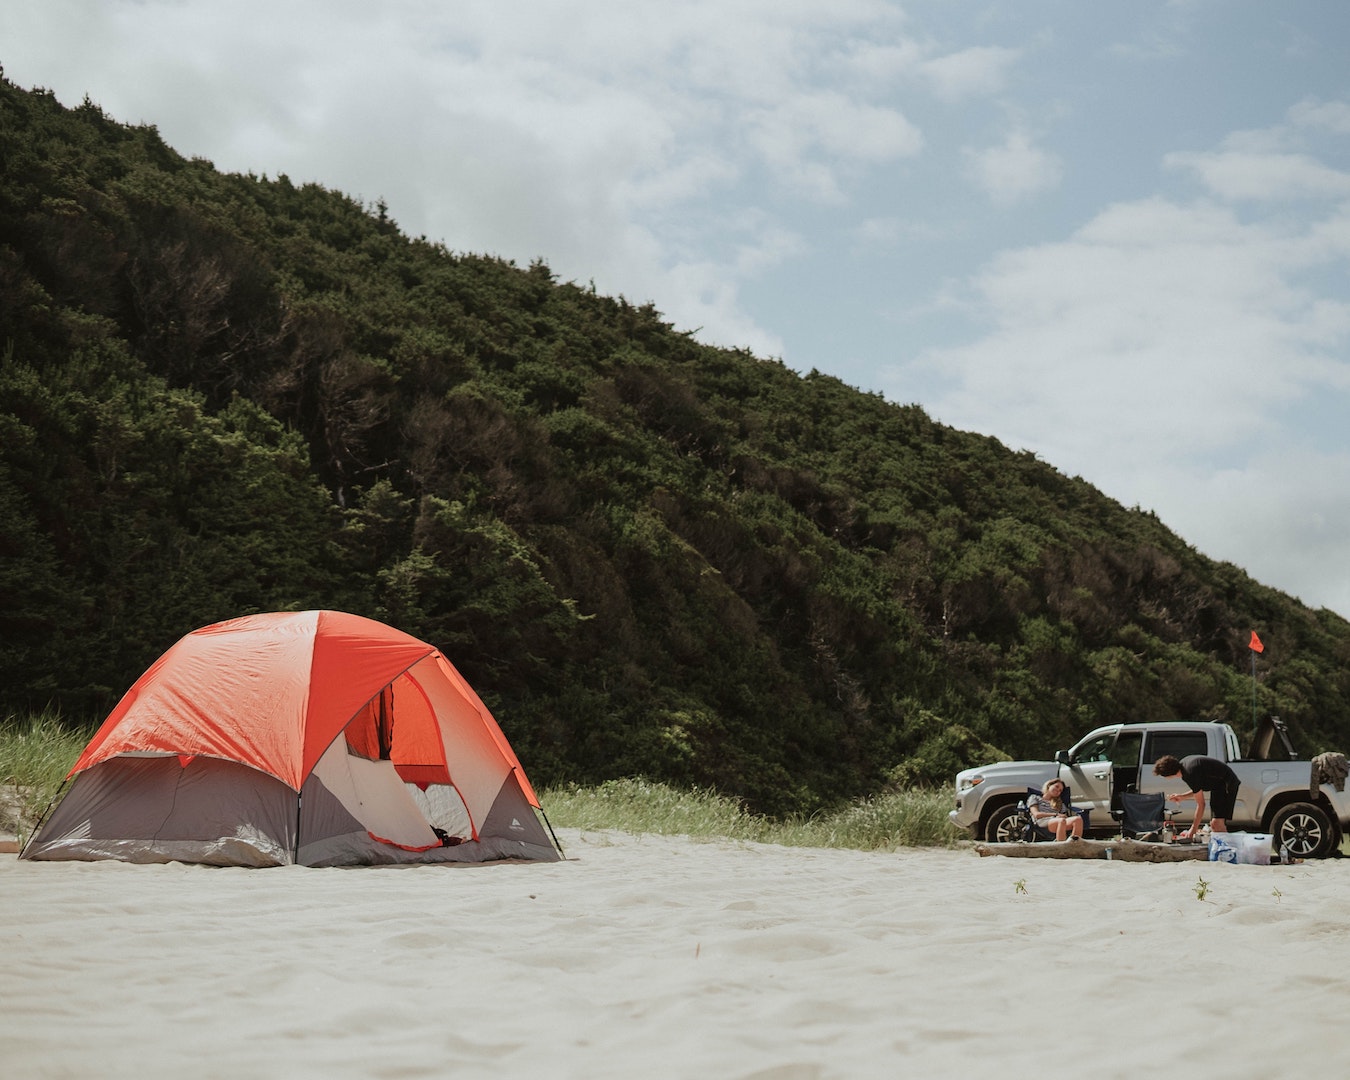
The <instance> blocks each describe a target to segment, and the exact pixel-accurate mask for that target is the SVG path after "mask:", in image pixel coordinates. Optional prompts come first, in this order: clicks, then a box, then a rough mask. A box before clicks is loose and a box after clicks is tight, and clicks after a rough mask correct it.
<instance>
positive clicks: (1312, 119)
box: [1289, 98, 1350, 135]
mask: <svg viewBox="0 0 1350 1080" xmlns="http://www.w3.org/2000/svg"><path fill="white" fill-rule="evenodd" d="M1289 122H1290V123H1291V124H1293V125H1294V126H1296V127H1304V128H1322V129H1324V130H1326V131H1332V132H1335V133H1337V134H1339V135H1350V103H1347V102H1344V101H1325V102H1320V101H1315V100H1313V99H1311V98H1307V99H1305V100H1303V101H1300V102H1299V103H1298V104H1297V105H1295V106H1293V108H1291V109H1290V110H1289Z"/></svg>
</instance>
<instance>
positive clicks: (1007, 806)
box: [984, 802, 1022, 844]
mask: <svg viewBox="0 0 1350 1080" xmlns="http://www.w3.org/2000/svg"><path fill="white" fill-rule="evenodd" d="M1018 817H1019V815H1018V810H1017V804H1016V803H1015V802H1014V803H1004V804H1003V805H1002V806H1000V807H997V808H995V810H994V811H993V813H991V814H990V815H989V816H988V817H987V818H986V819H985V822H984V838H985V840H986V841H988V842H989V843H991V844H1011V843H1013V842H1015V841H1020V840H1021V839H1022V823H1021V822H1020V821H1019V820H1018Z"/></svg>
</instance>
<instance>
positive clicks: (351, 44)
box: [0, 0, 1350, 617]
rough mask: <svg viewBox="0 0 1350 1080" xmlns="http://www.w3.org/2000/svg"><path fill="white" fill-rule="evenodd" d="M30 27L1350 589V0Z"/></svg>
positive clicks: (135, 5) (160, 105)
mask: <svg viewBox="0 0 1350 1080" xmlns="http://www.w3.org/2000/svg"><path fill="white" fill-rule="evenodd" d="M0 64H2V65H3V67H4V72H5V76H6V77H7V78H8V79H9V80H10V81H11V82H13V83H16V84H17V85H19V86H23V87H29V88H31V87H44V88H47V89H50V90H51V91H52V92H53V93H55V94H56V96H57V98H58V100H60V101H61V102H63V103H64V104H66V105H69V106H75V105H78V104H79V103H80V102H81V101H82V100H83V99H84V98H85V97H86V96H88V97H89V98H90V100H92V101H93V102H94V103H96V104H97V105H99V106H101V107H102V108H103V109H104V111H105V112H106V113H107V114H108V115H109V116H111V117H113V118H114V119H117V120H119V121H123V122H127V123H144V124H153V125H155V127H156V128H157V129H158V130H159V132H160V134H161V135H162V136H163V137H164V139H165V141H166V142H168V143H169V144H170V145H171V146H172V147H173V148H174V149H176V150H178V151H179V152H180V153H182V154H185V155H187V156H190V157H200V158H206V159H208V160H210V161H212V162H213V163H214V164H215V165H216V167H217V168H219V169H221V170H224V171H228V172H242V173H253V174H255V175H267V176H278V175H280V174H285V175H287V176H289V177H290V178H291V180H293V181H295V182H297V183H300V182H310V181H312V182H316V183H319V184H322V185H323V186H324V187H327V188H330V189H334V190H339V191H343V192H345V193H347V194H349V195H352V196H355V197H357V198H360V199H362V200H364V201H365V202H366V203H367V204H368V205H371V206H374V205H375V204H376V203H377V202H378V201H379V200H383V201H384V202H385V203H386V204H387V206H388V212H389V215H390V216H391V217H392V218H393V219H394V220H395V221H397V222H398V224H399V226H400V227H401V228H402V230H403V231H404V232H405V233H407V234H409V235H411V236H425V237H427V238H428V239H430V240H434V241H440V242H442V243H444V244H445V245H446V247H447V248H449V249H450V250H452V251H457V252H484V253H488V254H492V255H497V256H502V257H505V258H508V259H512V260H514V261H515V262H517V264H519V265H521V266H526V265H528V264H529V263H530V262H532V261H534V260H536V259H541V260H543V262H545V263H547V264H548V266H549V267H550V268H551V269H552V270H553V272H554V273H555V275H556V276H557V277H558V278H560V279H562V280H565V281H575V282H577V283H580V284H587V283H593V284H594V285H595V287H596V289H597V290H598V291H599V292H601V293H603V294H606V295H610V296H624V297H625V298H627V299H628V300H629V301H631V302H633V303H635V304H642V303H647V302H650V303H652V304H653V305H654V306H655V307H656V308H657V310H659V311H660V312H662V313H663V315H664V317H665V318H666V320H667V321H669V322H671V323H672V324H674V325H675V327H676V328H678V329H680V330H684V331H689V332H692V333H693V334H694V336H695V337H696V338H697V339H698V340H700V341H703V342H707V343H709V344H714V345H724V346H729V347H735V348H746V349H749V350H750V351H752V352H753V353H755V354H756V355H759V356H762V357H766V358H770V357H771V358H776V359H780V360H782V361H783V362H784V363H785V364H787V365H788V366H789V367H791V368H793V369H795V370H797V371H801V372H803V373H804V372H808V371H811V370H813V369H815V370H818V371H821V372H825V373H828V374H831V375H835V376H837V377H839V378H840V379H842V380H843V381H844V382H846V383H848V384H849V385H851V386H855V387H858V388H859V389H862V390H866V391H869V392H876V393H880V394H882V395H884V396H885V397H886V398H887V399H888V400H890V401H894V402H896V403H899V404H918V405H920V406H922V407H923V408H924V410H925V411H926V412H927V413H928V414H929V415H930V416H932V417H933V418H934V419H935V420H938V421H940V422H942V423H945V424H948V425H951V426H954V427H957V428H961V429H965V430H970V431H977V432H980V433H983V434H986V435H992V436H994V437H995V438H997V439H999V440H1000V441H1001V442H1002V443H1004V444H1005V445H1006V446H1008V447H1009V448H1010V449H1012V450H1017V451H1021V450H1026V451H1030V452H1032V453H1034V454H1036V455H1037V456H1038V457H1039V458H1040V459H1041V460H1043V461H1045V462H1048V463H1049V464H1050V465H1052V466H1054V467H1055V468H1057V469H1059V470H1060V471H1061V472H1064V473H1066V474H1068V475H1071V476H1080V477H1082V478H1083V479H1085V480H1087V481H1088V482H1090V483H1092V484H1093V485H1094V486H1096V487H1097V488H1099V489H1100V490H1102V491H1103V492H1105V493H1106V494H1107V495H1109V496H1110V497H1112V498H1114V499H1116V500H1118V501H1119V502H1121V503H1122V504H1124V505H1126V506H1131V507H1135V506H1137V507H1139V508H1141V509H1144V510H1149V511H1152V512H1154V513H1156V514H1157V516H1158V517H1159V518H1160V519H1161V520H1162V521H1163V523H1164V524H1166V525H1167V526H1168V527H1169V528H1171V529H1172V530H1173V531H1174V532H1176V533H1177V534H1178V535H1180V536H1181V537H1182V538H1183V539H1184V540H1185V541H1186V542H1187V543H1188V544H1190V545H1192V546H1193V547H1194V548H1196V549H1197V550H1199V551H1201V552H1203V553H1204V554H1206V555H1208V556H1210V557H1212V558H1215V559H1220V560H1224V561H1228V562H1232V563H1235V564H1236V565H1238V566H1240V567H1242V568H1243V569H1244V570H1246V571H1247V572H1248V573H1250V574H1251V575H1252V576H1253V577H1254V578H1256V579H1257V580H1258V581H1261V582H1263V583H1264V584H1267V585H1270V586H1273V587H1275V588H1277V589H1280V590H1282V591H1284V592H1287V593H1289V594H1291V595H1293V596H1296V597H1298V598H1300V599H1301V600H1302V601H1303V602H1304V603H1305V604H1307V605H1309V606H1310V607H1312V608H1321V607H1326V608H1330V609H1332V610H1334V611H1336V612H1338V613H1339V614H1341V615H1343V616H1346V617H1350V3H1344V2H1342V0H1280V2H1279V3H1273V2H1268V0H1129V2H1123V0H1119V2H1115V3H1109V2H1105V0H1102V2H1089V0H829V2H828V3H824V2H821V0H681V2H680V3H673V4H672V3H660V4H658V3H645V4H644V3H637V2H634V0H584V2H582V0H514V2H513V3H511V4H502V3H500V2H496V0H484V2H477V0H459V2H456V3H438V2H430V0H381V2H380V3H371V2H369V0H354V2H353V0H322V2H319V0H265V2H260V0H233V2H225V0H210V2H199V0H100V2H94V0H0Z"/></svg>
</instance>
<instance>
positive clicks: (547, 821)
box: [539, 806, 567, 859]
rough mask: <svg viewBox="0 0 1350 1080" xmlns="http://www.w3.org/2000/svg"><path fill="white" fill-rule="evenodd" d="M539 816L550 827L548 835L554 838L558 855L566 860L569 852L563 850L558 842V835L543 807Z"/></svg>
mask: <svg viewBox="0 0 1350 1080" xmlns="http://www.w3.org/2000/svg"><path fill="white" fill-rule="evenodd" d="M539 816H540V817H542V818H543V819H544V824H545V825H547V826H548V834H549V836H551V837H553V846H554V847H556V848H557V849H558V854H559V855H561V856H562V857H563V858H564V859H566V858H567V852H565V851H564V850H563V846H562V844H561V843H560V842H559V840H558V834H557V833H555V832H554V831H553V822H551V821H549V819H548V815H547V814H546V813H544V808H543V807H542V806H541V807H540V808H539Z"/></svg>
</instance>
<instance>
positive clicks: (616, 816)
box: [0, 713, 965, 851]
mask: <svg viewBox="0 0 1350 1080" xmlns="http://www.w3.org/2000/svg"><path fill="white" fill-rule="evenodd" d="M92 735H93V729H92V728H90V727H72V726H70V725H69V724H66V723H64V722H63V721H62V720H61V718H60V717H59V716H57V715H55V714H51V713H42V714H38V715H36V716H30V717H23V718H20V717H14V716H10V717H7V718H5V719H4V721H3V722H0V828H4V829H8V830H10V831H13V832H17V833H18V834H19V835H20V838H21V839H22V838H23V837H24V836H25V835H26V834H27V833H28V832H30V831H31V830H32V829H33V828H34V827H35V826H36V824H37V822H38V820H39V819H40V817H41V815H42V814H43V812H44V811H45V810H46V809H47V807H48V806H49V805H50V804H51V802H52V799H53V798H54V797H55V796H56V794H57V792H58V791H59V789H60V787H61V782H62V780H63V779H64V778H65V775H66V773H67V772H68V771H69V770H70V767H71V765H73V764H74V763H75V759H76V758H77V757H79V755H80V751H81V750H82V749H84V746H85V744H86V743H87V742H88V741H89V739H90V737H91V736H92ZM540 798H541V801H542V802H543V804H544V810H545V811H546V812H547V814H548V817H549V821H550V822H551V823H552V824H553V825H554V826H555V827H558V828H573V829H595V830H600V829H614V830H616V831H619V832H627V833H634V834H642V833H657V834H661V835H683V836H694V837H701V838H706V839H714V838H716V839H729V840H750V841H756V842H759V843H765V844H782V845H785V846H789V847H832V848H854V849H857V850H860V851H893V850H895V849H896V848H900V847H952V846H954V845H955V844H957V843H959V842H960V841H961V840H962V839H964V838H965V837H964V834H962V833H959V832H958V831H957V830H955V829H954V828H952V826H951V824H950V823H949V822H948V821H947V810H948V809H949V808H950V805H951V799H950V796H949V795H948V794H947V793H946V792H945V791H924V790H912V791H901V792H897V793H895V794H889V795H878V796H875V797H874V798H871V799H866V800H863V801H861V802H856V803H852V804H850V805H848V806H845V807H843V808H841V809H838V810H833V811H829V812H822V813H818V814H814V815H812V816H811V817H808V818H790V819H788V820H785V821H778V820H774V819H772V818H766V817H762V816H760V815H757V814H751V813H747V812H746V810H745V809H744V807H742V806H741V804H740V803H739V802H737V801H736V800H735V799H731V798H727V797H726V796H724V795H718V794H716V793H714V792H712V791H691V790H681V789H678V788H673V787H670V786H668V785H666V784H658V783H650V782H648V781H645V780H610V781H607V782H605V783H602V784H599V785H596V786H595V787H578V786H577V785H575V784H568V785H563V786H559V787H555V788H552V789H549V790H547V791H542V792H540Z"/></svg>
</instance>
